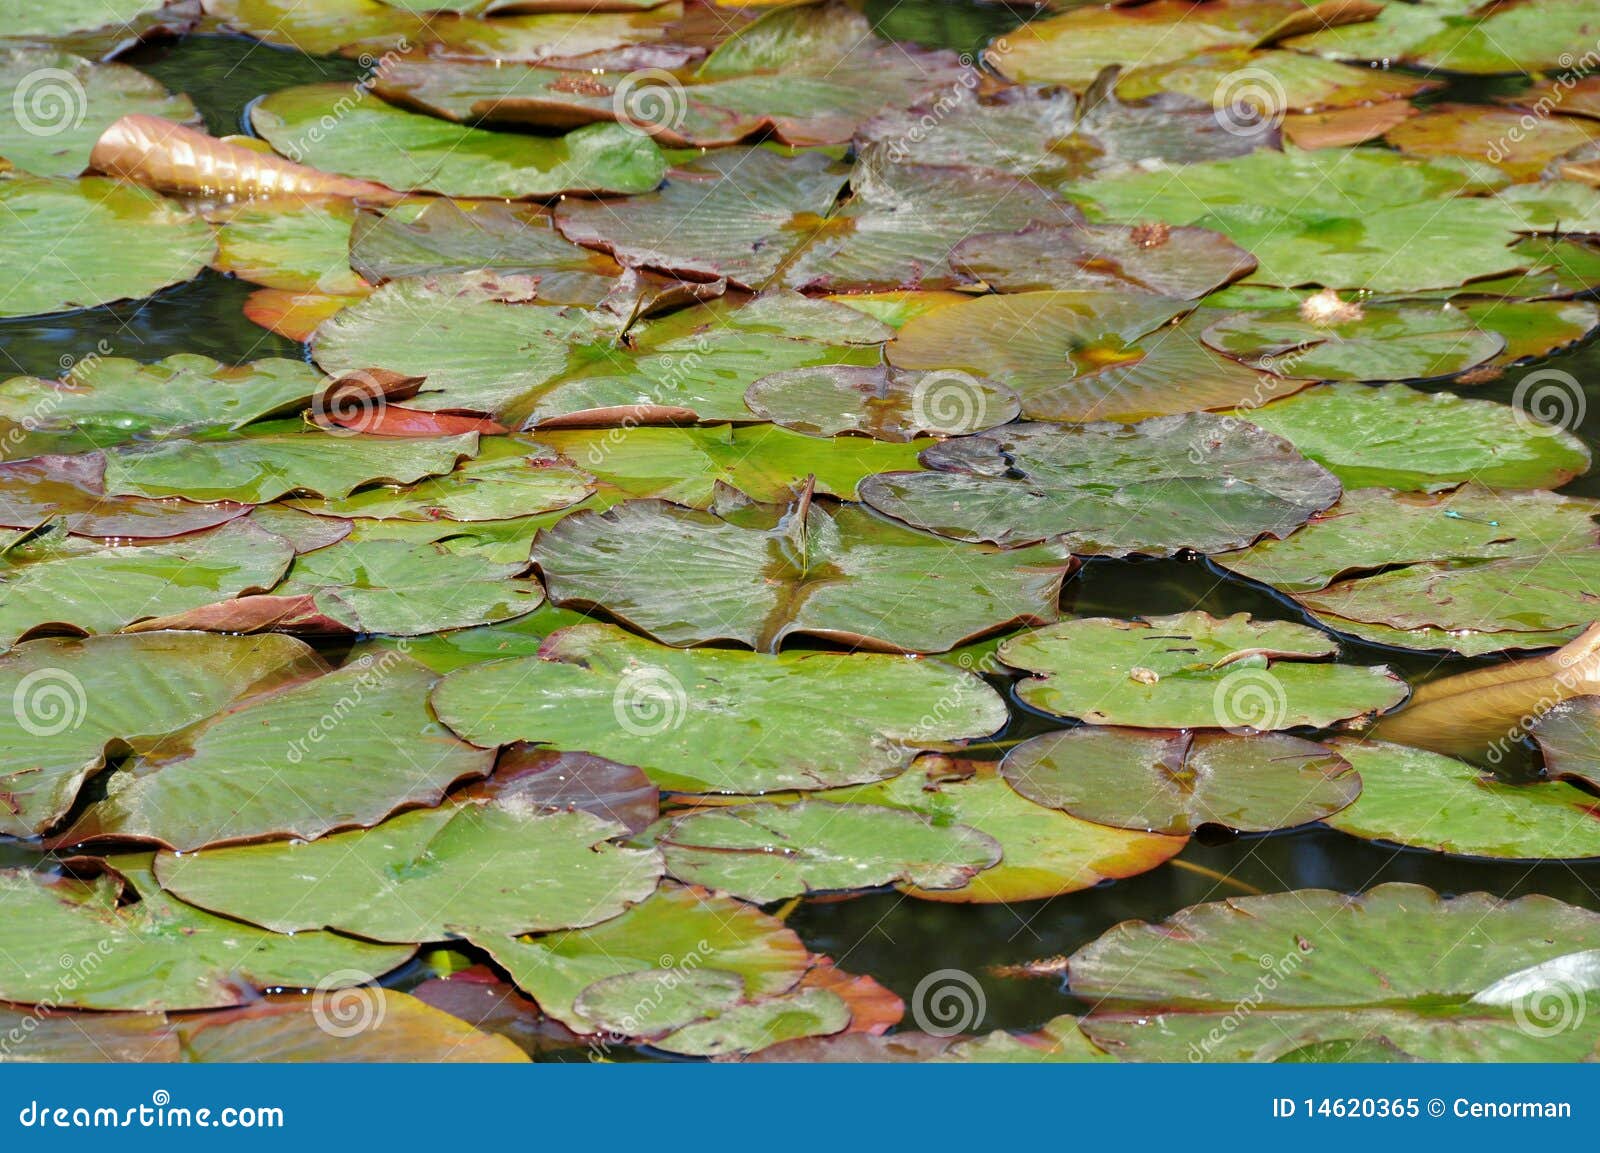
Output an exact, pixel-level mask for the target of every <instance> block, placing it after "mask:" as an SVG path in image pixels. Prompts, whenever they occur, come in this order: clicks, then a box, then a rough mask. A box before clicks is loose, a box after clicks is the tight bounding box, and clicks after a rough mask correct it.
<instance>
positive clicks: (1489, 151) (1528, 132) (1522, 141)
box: [1384, 104, 1600, 180]
mask: <svg viewBox="0 0 1600 1153" xmlns="http://www.w3.org/2000/svg"><path fill="white" fill-rule="evenodd" d="M1384 139H1385V140H1387V141H1388V142H1389V143H1390V144H1391V145H1393V146H1394V147H1395V148H1398V149H1399V150H1400V151H1401V152H1405V153H1409V154H1411V155H1413V156H1466V157H1471V158H1474V159H1476V158H1478V157H1484V158H1485V159H1487V160H1488V161H1489V162H1490V163H1491V164H1495V165H1498V166H1499V167H1500V168H1502V169H1504V170H1505V171H1506V172H1507V173H1508V174H1510V176H1511V177H1512V178H1513V179H1515V180H1533V179H1536V178H1537V177H1538V176H1539V174H1540V172H1542V171H1543V170H1544V168H1545V166H1546V165H1547V164H1549V163H1550V161H1552V160H1554V159H1555V158H1556V157H1558V156H1560V155H1562V154H1563V153H1566V152H1570V151H1572V150H1573V149H1574V148H1578V147H1580V146H1581V145H1584V144H1587V143H1588V142H1590V141H1592V140H1600V127H1597V126H1595V125H1594V124H1592V123H1590V122H1588V121H1585V120H1583V119H1582V118H1579V117H1571V116H1545V117H1537V116H1533V117H1530V116H1527V115H1526V114H1525V113H1522V112H1519V111H1517V110H1515V109H1511V108H1491V107H1485V106H1483V105H1477V104H1434V105H1430V106H1429V107H1428V109H1427V110H1426V111H1424V112H1423V113H1422V115H1420V116H1417V117H1415V118H1413V119H1410V120H1408V121H1406V122H1405V123H1404V124H1400V125H1398V126H1396V127H1395V128H1392V129H1390V130H1389V134H1388V135H1387V136H1386V137H1384Z"/></svg>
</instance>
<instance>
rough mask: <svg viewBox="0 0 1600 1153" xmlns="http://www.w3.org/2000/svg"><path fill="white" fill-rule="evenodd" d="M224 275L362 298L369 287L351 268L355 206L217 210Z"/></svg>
mask: <svg viewBox="0 0 1600 1153" xmlns="http://www.w3.org/2000/svg"><path fill="white" fill-rule="evenodd" d="M208 219H209V220H210V221H211V222H212V223H213V224H215V225H216V226H217V256H216V260H215V261H213V264H214V266H215V267H216V269H217V270H218V271H219V272H231V273H233V274H234V275H235V276H238V277H240V278H242V279H244V280H248V281H250V282H251V283H253V284H260V285H264V286H265V287H267V288H281V289H285V290H287V291H290V292H320V293H324V294H326V295H329V296H360V295H362V294H364V293H365V292H366V291H367V287H368V286H367V282H366V281H365V280H363V279H362V278H361V277H360V276H359V275H357V274H356V273H355V272H353V271H352V270H351V268H350V234H351V229H352V228H353V227H354V226H355V221H356V206H355V204H354V203H353V202H351V201H349V200H344V199H328V200H318V199H304V200H299V199H274V200H265V201H255V200H246V201H244V202H242V203H239V204H232V205H226V206H224V207H222V208H218V209H213V210H212V211H211V213H210V214H209V215H208Z"/></svg>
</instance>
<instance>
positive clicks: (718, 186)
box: [556, 148, 1080, 292]
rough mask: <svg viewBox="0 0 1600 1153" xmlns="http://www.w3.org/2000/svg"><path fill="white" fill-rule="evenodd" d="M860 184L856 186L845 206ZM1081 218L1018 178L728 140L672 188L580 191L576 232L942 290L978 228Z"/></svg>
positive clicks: (704, 257) (564, 222) (801, 272)
mask: <svg viewBox="0 0 1600 1153" xmlns="http://www.w3.org/2000/svg"><path fill="white" fill-rule="evenodd" d="M847 181H848V184H849V190H850V195H849V197H848V198H847V199H845V200H844V201H842V202H840V203H839V204H838V205H837V206H836V205H835V202H836V201H837V200H838V197H839V195H840V192H841V190H842V189H843V188H844V186H845V184H846V182H847ZM1078 219H1080V214H1079V213H1078V211H1077V210H1076V209H1074V208H1072V207H1071V206H1070V205H1066V204H1063V203H1061V202H1059V201H1057V200H1055V199H1054V198H1053V197H1051V196H1049V195H1048V194H1046V193H1044V192H1043V191H1041V190H1039V189H1038V188H1037V187H1036V186H1034V185H1032V184H1026V183H1024V182H1021V181H1019V180H1017V179H1016V178H1014V177H1001V176H999V175H995V174H985V173H975V172H970V171H965V170H961V169H948V168H924V167H919V166H916V165H904V164H896V163H894V162H893V161H892V160H891V159H890V158H889V157H888V156H887V155H886V154H883V153H880V152H868V153H866V154H865V155H864V156H863V158H862V159H861V160H860V161H859V162H858V163H857V165H856V167H855V168H854V169H853V170H847V169H845V168H843V167H842V166H840V165H836V164H834V163H833V162H832V161H830V160H829V159H828V157H826V156H824V155H822V154H819V153H802V154H800V155H798V156H793V157H786V156H781V155H779V154H778V153H776V152H773V151H770V150H767V149H762V148H728V149H720V150H718V151H715V152H711V153H708V154H706V155H704V156H702V157H700V158H698V159H696V160H694V161H692V162H690V163H688V164H686V165H683V166H681V167H679V168H676V169H674V170H673V172H672V173H671V174H670V176H669V178H668V181H667V184H666V187H665V188H663V189H662V190H661V191H660V192H658V193H655V194H654V195H652V196H649V197H643V198H640V199H639V200H636V201H632V202H630V203H629V205H628V207H627V211H626V212H618V211H617V209H616V206H615V205H611V204H605V203H595V202H588V201H578V200H568V201H565V202H563V203H562V204H561V206H560V207H559V208H558V209H557V210H556V224H557V227H559V228H560V229H561V231H562V233H563V235H565V236H566V237H567V238H568V239H569V240H574V241H577V242H578V243H580V244H585V245H588V246H589V247H592V248H601V249H603V250H605V251H607V252H610V253H611V254H612V255H614V256H615V257H616V258H617V259H618V260H620V261H621V262H622V263H623V264H626V265H630V266H636V267H645V268H654V269H658V270H661V271H664V272H671V273H675V274H678V275H691V276H696V277H701V278H708V277H726V278H727V279H728V281H729V283H731V284H736V285H739V286H741V287H744V288H749V289H752V290H760V289H763V288H767V287H769V286H776V285H783V286H786V287H789V288H797V289H826V290H828V291H832V292H839V291H845V290H850V289H865V288H873V287H878V288H895V287H901V286H904V287H916V288H939V287H948V286H951V285H955V284H959V283H961V282H962V280H963V279H964V278H963V277H961V276H960V275H958V274H957V273H955V272H954V271H953V270H952V269H951V268H950V267H949V263H948V261H949V252H950V249H951V248H952V247H954V246H955V245H956V244H957V243H958V242H959V241H961V240H963V239H965V238H966V237H967V236H970V235H972V234H973V233H974V232H978V231H1004V230H1007V229H1015V228H1021V227H1023V226H1024V225H1026V224H1028V223H1030V222H1032V221H1036V220H1037V221H1043V222H1057V221H1066V222H1071V221H1074V220H1078Z"/></svg>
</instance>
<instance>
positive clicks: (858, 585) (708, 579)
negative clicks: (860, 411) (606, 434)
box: [533, 498, 1072, 652]
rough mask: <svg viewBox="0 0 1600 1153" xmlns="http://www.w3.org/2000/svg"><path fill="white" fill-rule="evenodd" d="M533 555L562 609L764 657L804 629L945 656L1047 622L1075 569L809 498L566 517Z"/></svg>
mask: <svg viewBox="0 0 1600 1153" xmlns="http://www.w3.org/2000/svg"><path fill="white" fill-rule="evenodd" d="M533 556H534V560H536V561H537V562H538V563H539V567H540V569H541V570H542V571H543V573H544V577H545V581H546V583H547V584H548V586H549V588H550V595H551V596H552V597H553V598H554V599H555V600H556V601H558V602H560V603H562V604H577V605H587V606H598V607H602V608H604V609H605V610H606V611H607V612H609V613H610V614H612V615H613V616H615V617H618V618H619V619H621V620H624V621H627V622H628V623H629V624H631V625H633V626H634V627H635V628H637V629H640V630H641V631H643V632H645V633H647V634H649V635H650V636H652V637H654V638H655V639H656V640H659V641H662V642H663V643H666V644H671V645H691V644H702V643H705V642H708V641H714V640H724V639H726V640H735V641H738V642H740V643H742V644H746V645H749V646H751V647H752V648H755V649H758V650H760V651H763V652H775V651H777V649H778V648H779V647H780V646H781V645H782V644H783V642H784V640H785V639H787V638H789V637H791V636H796V635H800V634H809V635H812V636H822V637H827V638H830V639H832V640H836V641H841V642H843V643H845V644H849V645H863V646H865V647H870V648H887V649H892V650H899V651H902V652H942V651H944V650H945V649H950V648H954V647H955V646H956V645H958V644H961V643H962V642H963V641H966V640H968V639H970V638H971V637H973V636H975V635H979V634H982V633H985V632H991V631H994V630H996V629H999V628H1002V627H1004V626H1005V625H1008V624H1012V623H1027V624H1042V623H1046V622H1048V621H1051V620H1053V619H1055V615H1056V603H1057V601H1058V600H1059V599H1060V595H1061V580H1062V578H1063V577H1064V576H1065V575H1066V573H1067V572H1068V571H1069V570H1070V569H1071V566H1072V559H1071V557H1070V556H1069V555H1068V554H1067V553H1066V552H1065V551H1064V550H1062V549H1060V548H1058V547H1056V546H1050V545H1036V546H1033V547H1031V548H1022V549H996V548H992V547H990V546H986V545H978V544H963V543H955V542H952V541H947V540H942V539H940V538H939V537H933V536H928V535H926V534H923V533H918V532H913V531H911V530H909V529H905V528H902V527H900V526H898V525H895V524H893V523H891V522H887V521H884V520H882V519H881V518H878V517H875V516H872V515H871V514H870V513H867V512H865V511H863V510H861V509H859V508H855V507H851V506H846V507H844V508H840V509H837V510H832V509H826V508H823V507H821V506H820V505H816V504H813V503H811V501H810V500H809V499H804V498H803V499H802V500H801V502H800V503H799V504H798V505H796V506H787V507H786V506H783V505H739V504H737V503H736V504H735V505H734V506H733V507H725V508H724V509H722V510H720V511H719V512H718V513H710V512H700V511H698V510H695V509H686V508H682V507H680V506H678V505H673V504H668V503H666V502H664V501H629V502H628V503H626V504H622V505H618V506H616V507H614V508H611V509H608V510H607V511H605V512H603V513H577V514H575V515H573V516H569V517H565V518H563V519H562V520H561V522H560V523H558V524H557V525H556V526H555V527H554V528H552V529H549V530H548V531H546V532H544V533H542V534H541V535H540V537H539V540H538V542H537V543H536V544H535V546H534V553H533ZM641 562H645V563H641ZM913 601H915V602H918V603H921V604H923V605H924V611H922V612H920V613H917V614H915V616H914V619H913V618H908V616H907V614H905V613H904V612H903V607H904V606H905V605H906V604H907V603H909V602H913Z"/></svg>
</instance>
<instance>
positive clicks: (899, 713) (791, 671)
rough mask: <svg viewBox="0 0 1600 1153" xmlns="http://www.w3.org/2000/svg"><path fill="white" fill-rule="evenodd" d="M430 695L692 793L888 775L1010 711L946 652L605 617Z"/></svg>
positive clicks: (461, 725) (465, 712) (437, 705)
mask: <svg viewBox="0 0 1600 1153" xmlns="http://www.w3.org/2000/svg"><path fill="white" fill-rule="evenodd" d="M841 699H847V700H849V701H851V707H850V709H849V710H848V711H846V710H842V709H840V708H839V707H838V704H837V702H838V701H839V700H841ZM433 706H434V711H435V712H436V713H437V714H438V716H439V718H440V719H441V720H443V721H444V722H445V724H447V725H449V726H450V727H451V728H452V729H454V730H455V731H456V732H457V733H459V734H461V735H462V736H463V737H465V738H466V739H467V740H469V741H473V742H474V743H480V744H486V745H497V744H505V743H507V742H510V741H516V740H526V741H533V742H536V743H539V744H546V745H549V746H551V747H552V748H557V749H582V750H584V751H586V752H590V753H594V754H595V755H596V756H601V757H605V758H607V759H608V760H613V761H619V762H621V763H623V764H630V765H637V766H639V767H640V768H641V769H643V770H644V771H645V772H646V773H648V774H649V775H650V779H651V780H653V781H655V782H656V784H658V785H660V786H661V787H662V788H664V789H673V790H678V791H682V792H728V793H763V792H777V791H781V790H784V789H821V788H828V787H830V786H833V785H844V784H852V783H855V782H858V781H871V780H877V779H879V778H882V777H886V776H889V775H890V774H892V773H894V772H896V771H897V770H898V769H900V768H901V767H903V766H904V765H905V763H906V762H907V761H908V760H909V759H910V757H911V756H912V754H913V753H914V751H915V750H917V749H919V748H927V747H928V746H929V745H937V744H940V743H942V742H945V741H953V740H959V739H962V738H965V737H980V736H987V735H988V734H990V733H992V732H994V731H995V730H996V729H998V728H999V727H1000V726H1001V725H1002V724H1004V723H1005V719H1006V717H1005V707H1004V704H1003V703H1002V702H1001V700H1000V698H999V697H998V696H997V695H996V694H995V692H994V691H993V690H992V689H990V688H989V687H988V686H987V685H985V684H984V683H983V682H982V681H980V680H979V679H978V678H977V677H974V676H972V675H971V674H970V673H965V672H961V671H958V670H957V669H955V668H953V667H951V666H948V665H942V664H940V663H939V662H937V661H931V660H914V659H908V658H905V657H899V656H885V655H879V654H873V653H857V654H838V653H824V652H797V653H782V654H779V655H777V656H768V655H764V654H757V653H745V652H737V651H724V650H711V649H697V650H687V651H684V650H678V649H670V648H664V647H662V646H660V645H656V644H652V643H651V642H649V641H645V640H640V639H639V638H637V637H633V636H631V635H629V634H628V633H625V632H623V631H622V630H621V629H617V628H612V627H609V626H605V625H578V626H575V627H573V628H569V629H563V630H562V631H560V632H558V633H555V634H553V635H552V636H550V637H549V638H548V639H546V641H545V643H544V646H543V648H542V649H541V651H540V654H539V656H537V657H522V658H519V659H514V660H506V661H495V662H491V663H489V664H484V665H480V666H477V667H475V668H466V669H462V670H460V671H459V672H455V673H452V674H450V675H449V676H447V677H446V678H445V679H444V680H443V681H441V682H440V684H439V686H438V688H437V689H436V690H435V692H434V694H433ZM935 706H937V709H935ZM786 722H787V724H788V726H789V727H788V728H786ZM774 736H778V739H777V740H774V739H772V738H773V737H774Z"/></svg>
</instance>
